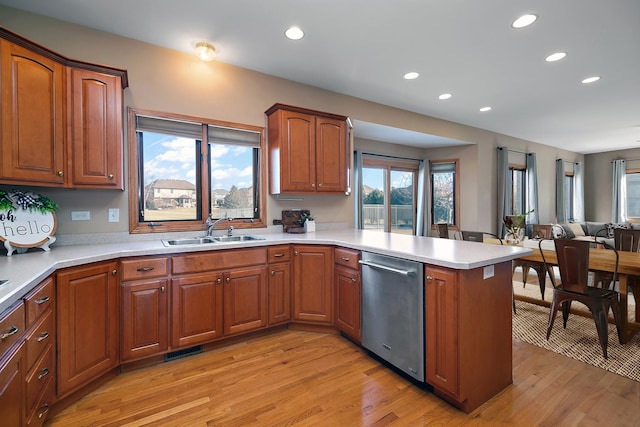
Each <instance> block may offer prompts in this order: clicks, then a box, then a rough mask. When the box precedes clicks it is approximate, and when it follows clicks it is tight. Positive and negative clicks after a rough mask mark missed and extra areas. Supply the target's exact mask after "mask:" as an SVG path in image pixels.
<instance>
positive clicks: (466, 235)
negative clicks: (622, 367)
mask: <svg viewBox="0 0 640 427" xmlns="http://www.w3.org/2000/svg"><path fill="white" fill-rule="evenodd" d="M461 233H462V240H468V241H470V242H480V243H482V242H483V241H484V233H483V232H482V231H465V230H462V231H461Z"/></svg>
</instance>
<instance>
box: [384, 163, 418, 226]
mask: <svg viewBox="0 0 640 427" xmlns="http://www.w3.org/2000/svg"><path fill="white" fill-rule="evenodd" d="M414 179H415V174H414V173H413V172H409V171H397V170H391V218H390V223H391V231H392V232H396V233H403V234H413V224H414V216H415V208H414V197H413V183H414Z"/></svg>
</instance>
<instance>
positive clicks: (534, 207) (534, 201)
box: [525, 153, 540, 236]
mask: <svg viewBox="0 0 640 427" xmlns="http://www.w3.org/2000/svg"><path fill="white" fill-rule="evenodd" d="M526 189H527V199H526V210H525V212H529V211H533V212H531V213H530V214H528V215H527V219H526V221H527V222H526V224H527V236H530V235H531V230H532V229H533V224H539V223H540V214H539V210H538V164H537V162H536V153H527V158H526Z"/></svg>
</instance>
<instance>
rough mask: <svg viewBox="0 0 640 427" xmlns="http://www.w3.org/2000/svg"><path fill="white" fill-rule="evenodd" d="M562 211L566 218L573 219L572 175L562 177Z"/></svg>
mask: <svg viewBox="0 0 640 427" xmlns="http://www.w3.org/2000/svg"><path fill="white" fill-rule="evenodd" d="M564 211H565V213H566V214H567V219H568V220H570V221H571V220H573V176H571V175H567V176H565V177H564Z"/></svg>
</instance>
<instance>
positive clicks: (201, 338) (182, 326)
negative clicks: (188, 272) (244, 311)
mask: <svg viewBox="0 0 640 427" xmlns="http://www.w3.org/2000/svg"><path fill="white" fill-rule="evenodd" d="M221 336H222V273H209V274H199V275H196V276H188V277H178V278H173V279H171V346H172V347H173V348H178V347H189V346H193V345H197V344H202V343H204V342H208V341H213V340H214V339H216V338H219V337H221Z"/></svg>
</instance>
